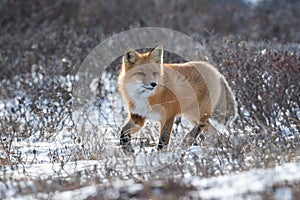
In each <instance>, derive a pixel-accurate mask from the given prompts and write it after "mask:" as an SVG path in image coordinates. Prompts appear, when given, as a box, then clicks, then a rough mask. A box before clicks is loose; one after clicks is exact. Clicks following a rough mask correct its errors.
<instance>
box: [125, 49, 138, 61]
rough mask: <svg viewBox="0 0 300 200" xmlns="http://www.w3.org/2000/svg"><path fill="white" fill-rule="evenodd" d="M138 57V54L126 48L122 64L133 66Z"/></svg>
mask: <svg viewBox="0 0 300 200" xmlns="http://www.w3.org/2000/svg"><path fill="white" fill-rule="evenodd" d="M138 57H139V53H138V52H136V51H135V50H134V49H133V48H131V47H128V48H127V49H126V51H125V54H124V56H123V60H124V62H127V63H130V64H134V63H135V61H136V59H137V58H138Z"/></svg>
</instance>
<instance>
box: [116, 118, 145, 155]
mask: <svg viewBox="0 0 300 200" xmlns="http://www.w3.org/2000/svg"><path fill="white" fill-rule="evenodd" d="M144 123H145V118H143V117H141V116H139V115H135V114H130V119H129V121H128V122H127V123H126V124H125V126H124V127H123V128H122V130H121V136H120V145H121V146H122V147H123V148H124V149H125V150H127V151H131V152H133V149H132V146H131V135H132V134H135V133H136V132H138V131H139V130H140V129H141V128H142V127H143V125H144Z"/></svg>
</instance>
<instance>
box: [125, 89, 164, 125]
mask: <svg viewBox="0 0 300 200" xmlns="http://www.w3.org/2000/svg"><path fill="white" fill-rule="evenodd" d="M126 89H127V92H128V95H129V98H130V100H131V101H132V102H133V103H134V106H133V107H132V108H131V109H130V112H131V113H133V114H137V115H140V116H142V117H145V118H147V119H152V120H160V119H161V117H160V115H159V114H158V113H156V112H153V110H152V108H151V106H150V105H149V102H148V97H149V96H151V95H152V94H154V92H155V91H146V90H145V89H142V88H141V87H140V86H139V84H129V85H128V86H127V88H126Z"/></svg>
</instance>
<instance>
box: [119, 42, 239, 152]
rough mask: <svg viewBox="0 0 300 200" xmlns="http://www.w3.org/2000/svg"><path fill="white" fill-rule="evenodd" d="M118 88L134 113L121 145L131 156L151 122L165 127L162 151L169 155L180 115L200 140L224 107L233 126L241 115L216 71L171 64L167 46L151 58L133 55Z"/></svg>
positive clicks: (157, 49) (124, 63)
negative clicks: (165, 56) (138, 135)
mask: <svg viewBox="0 0 300 200" xmlns="http://www.w3.org/2000/svg"><path fill="white" fill-rule="evenodd" d="M118 88H119V91H120V93H121V95H122V97H123V98H124V100H125V101H126V103H127V105H128V109H129V121H128V122H127V123H126V124H125V126H124V127H123V128H122V130H121V136H120V145H121V146H122V147H124V148H125V149H126V150H129V151H132V147H131V136H132V135H133V134H135V133H136V132H138V131H139V130H140V129H141V128H142V127H143V126H144V123H145V120H146V119H151V120H156V121H159V122H160V136H159V143H158V150H168V148H169V143H170V138H171V132H172V127H173V123H174V119H175V117H176V116H177V115H182V116H184V117H185V118H186V119H187V120H188V121H189V122H191V123H192V124H193V125H194V128H193V129H192V130H191V131H190V133H189V134H188V135H189V137H192V138H197V137H198V136H199V134H200V133H201V132H202V131H203V130H206V129H207V127H208V125H209V122H208V119H209V118H210V117H211V116H212V115H213V113H214V112H215V111H216V107H217V105H218V104H219V102H221V101H223V102H226V109H227V110H226V113H225V114H224V113H223V114H224V115H225V117H227V118H228V120H229V117H231V121H232V120H233V118H234V116H235V112H236V102H235V100H234V95H233V93H232V91H231V89H230V87H229V85H228V83H227V81H226V80H225V78H224V77H223V76H222V75H221V74H220V72H219V71H218V70H217V69H216V68H215V67H213V66H212V65H210V64H209V63H207V62H203V61H194V62H187V63H182V64H175V63H174V64H165V63H163V47H162V46H161V45H158V46H157V47H155V48H154V49H152V50H151V51H150V52H147V53H138V52H137V51H135V50H134V49H132V48H129V49H127V51H126V52H125V54H124V55H123V60H122V67H121V71H120V74H119V77H118ZM226 120H227V119H226ZM189 143H190V144H192V142H189Z"/></svg>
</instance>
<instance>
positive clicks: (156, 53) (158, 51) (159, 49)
mask: <svg viewBox="0 0 300 200" xmlns="http://www.w3.org/2000/svg"><path fill="white" fill-rule="evenodd" d="M163 52H164V51H163V46H162V45H161V44H159V45H157V46H156V47H155V48H153V49H152V50H151V51H150V52H149V55H150V56H151V57H152V59H153V60H154V62H156V63H158V64H162V63H163Z"/></svg>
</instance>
